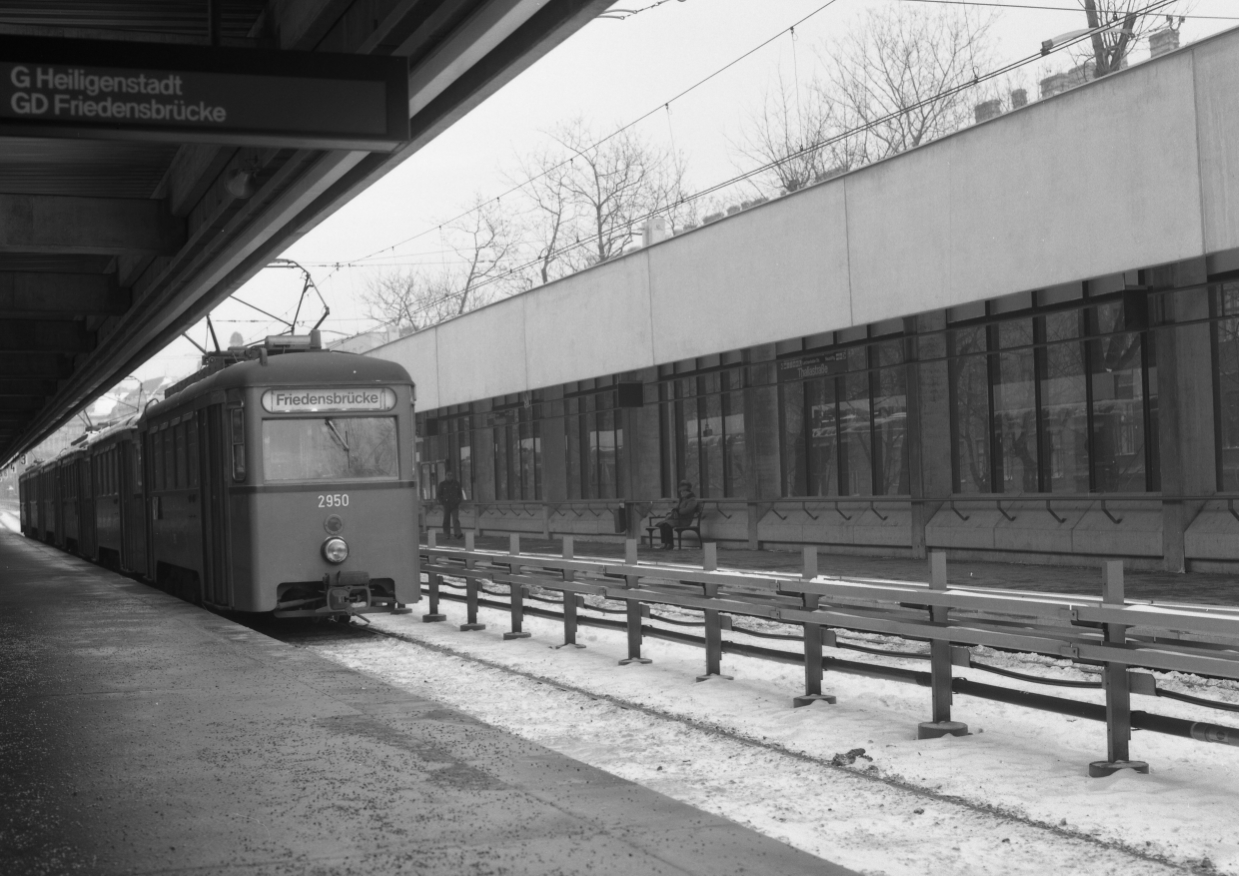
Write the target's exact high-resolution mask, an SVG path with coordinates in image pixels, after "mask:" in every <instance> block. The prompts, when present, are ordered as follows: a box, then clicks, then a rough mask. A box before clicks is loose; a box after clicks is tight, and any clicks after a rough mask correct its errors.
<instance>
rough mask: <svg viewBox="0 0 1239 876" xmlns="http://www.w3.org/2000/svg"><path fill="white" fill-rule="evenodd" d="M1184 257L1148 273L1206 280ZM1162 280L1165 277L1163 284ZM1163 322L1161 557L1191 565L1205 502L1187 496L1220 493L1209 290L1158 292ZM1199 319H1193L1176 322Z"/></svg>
mask: <svg viewBox="0 0 1239 876" xmlns="http://www.w3.org/2000/svg"><path fill="white" fill-rule="evenodd" d="M1194 264H1195V262H1185V263H1181V264H1180V265H1175V266H1172V268H1167V269H1163V270H1162V271H1151V272H1147V273H1150V274H1154V275H1156V276H1153V277H1149V278H1147V279H1149V280H1153V281H1157V280H1161V281H1162V282H1163V283H1165V284H1167V285H1182V284H1184V283H1187V282H1203V281H1204V279H1205V277H1204V267H1203V265H1201V266H1200V268H1199V270H1191V266H1192V265H1194ZM1159 285H1160V284H1159ZM1161 302H1162V305H1161V306H1162V309H1163V313H1162V314H1161V317H1162V320H1161V321H1162V322H1163V323H1165V325H1164V326H1163V327H1162V328H1158V329H1155V330H1154V331H1153V332H1152V335H1153V337H1154V354H1155V356H1156V361H1157V410H1158V429H1157V432H1158V434H1157V438H1158V451H1159V452H1158V454H1157V456H1156V457H1155V458H1157V459H1158V460H1159V462H1160V472H1159V474H1160V482H1161V493H1162V495H1163V496H1164V497H1165V498H1164V499H1163V501H1162V557H1163V567H1164V568H1165V569H1166V571H1168V572H1182V571H1185V570H1186V568H1187V562H1186V556H1185V552H1184V533H1185V532H1186V531H1187V528H1188V526H1190V525H1191V523H1192V520H1193V519H1195V517H1196V515H1197V514H1198V513H1200V509H1201V508H1202V507H1203V506H1204V502H1203V501H1201V500H1200V499H1195V500H1193V499H1190V498H1189V499H1183V498H1181V497H1184V496H1189V497H1190V496H1211V495H1213V494H1214V493H1215V492H1217V471H1216V461H1217V456H1216V449H1215V448H1214V446H1213V444H1214V427H1213V417H1214V411H1213V384H1214V381H1215V380H1216V379H1217V378H1216V375H1214V374H1213V355H1212V338H1211V337H1210V331H1211V329H1210V327H1209V325H1208V323H1207V322H1206V320H1207V319H1208V318H1209V292H1208V290H1207V289H1192V290H1189V291H1182V292H1173V293H1170V294H1167V295H1164V296H1162V297H1161ZM1187 322H1195V324H1194V325H1177V324H1178V323H1187Z"/></svg>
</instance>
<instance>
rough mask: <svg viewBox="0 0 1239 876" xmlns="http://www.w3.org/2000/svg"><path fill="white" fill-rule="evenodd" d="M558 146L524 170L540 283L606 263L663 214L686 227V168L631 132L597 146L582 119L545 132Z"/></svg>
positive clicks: (596, 136)
mask: <svg viewBox="0 0 1239 876" xmlns="http://www.w3.org/2000/svg"><path fill="white" fill-rule="evenodd" d="M551 137H552V139H553V140H554V143H555V144H556V145H555V146H554V147H552V148H551V149H547V150H545V151H543V152H541V153H539V154H538V155H536V156H535V157H534V158H533V159H532V161H530V162H527V163H526V164H525V171H526V175H527V176H528V177H536V179H535V180H534V182H533V183H532V184H530V185H529V186H527V187H526V191H527V192H528V197H529V198H530V200H531V201H532V202H533V209H532V211H531V212H532V213H533V216H534V220H533V223H532V224H533V227H532V228H531V229H530V234H529V240H528V241H527V244H528V245H529V246H530V247H531V248H532V249H533V251H534V252H535V253H536V257H535V259H534V260H535V261H536V262H537V264H538V272H539V274H540V278H541V279H542V281H543V282H548V281H550V280H552V279H555V278H556V277H557V276H562V275H563V274H565V273H569V272H571V271H574V270H580V269H581V268H584V267H588V266H589V265H593V264H598V263H599V262H604V261H607V260H608V259H612V258H614V257H615V256H617V255H619V254H620V253H622V252H623V251H624V248H625V247H627V246H628V245H629V244H630V243H632V242H633V241H634V240H635V239H636V238H637V237H638V236H639V235H640V233H641V229H642V227H643V226H644V224H645V221H646V219H647V218H648V217H649V216H651V215H652V214H655V213H663V214H664V215H666V216H667V217H668V219H669V220H670V225H671V227H672V229H674V228H675V227H676V226H677V225H678V224H680V223H682V222H683V221H685V219H686V217H687V216H688V215H689V213H690V211H689V208H687V207H686V206H684V204H685V198H684V166H683V164H682V162H681V161H680V160H679V159H678V157H677V156H674V155H671V154H668V153H667V152H665V151H663V150H660V149H657V148H656V147H654V146H651V145H650V144H648V143H647V142H645V141H644V140H643V139H641V138H640V137H639V136H637V135H636V134H635V133H634V132H632V131H622V132H620V133H619V134H616V135H614V136H611V137H609V138H607V139H606V140H604V141H602V142H599V141H600V140H601V139H602V138H601V136H600V135H599V134H598V133H597V132H596V131H595V130H594V129H593V128H592V127H591V126H590V125H589V124H588V123H587V122H585V121H584V120H583V119H580V118H577V119H574V120H572V121H569V122H567V123H565V124H564V125H561V126H560V127H559V128H558V129H556V130H555V131H553V132H552V133H551Z"/></svg>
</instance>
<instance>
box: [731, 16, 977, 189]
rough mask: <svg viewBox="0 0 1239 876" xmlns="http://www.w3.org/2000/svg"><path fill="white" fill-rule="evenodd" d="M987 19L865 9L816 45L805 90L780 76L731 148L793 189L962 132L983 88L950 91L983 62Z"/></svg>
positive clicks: (771, 178)
mask: <svg viewBox="0 0 1239 876" xmlns="http://www.w3.org/2000/svg"><path fill="white" fill-rule="evenodd" d="M989 27H990V21H989V19H985V18H977V17H976V16H975V15H972V14H968V13H962V12H958V11H948V10H937V9H916V8H907V7H895V8H884V9H877V10H872V11H869V12H867V13H866V14H865V15H864V16H863V18H862V19H861V21H860V23H859V24H858V25H857V26H856V27H854V28H852V29H851V30H850V31H849V32H847V33H846V34H844V35H842V36H840V37H839V38H837V39H836V40H834V41H832V42H828V43H826V44H824V45H822V46H820V47H819V50H818V53H817V57H818V60H819V63H818V67H817V69H816V70H815V71H814V73H813V75H812V77H811V79H810V81H809V83H808V84H807V85H806V86H805V88H804V94H803V95H800V94H796V93H795V90H794V89H789V87H788V86H787V83H786V82H785V81H784V80H783V79H782V77H780V78H779V80H778V85H777V89H775V90H774V91H772V92H768V93H767V95H766V98H765V101H764V105H763V107H762V109H761V110H760V111H759V112H758V113H757V114H756V115H755V116H754V117H753V118H752V119H751V120H750V122H749V124H748V125H747V127H746V130H745V132H744V135H743V139H742V141H741V142H740V143H739V144H738V147H737V148H738V149H739V151H740V152H741V153H742V154H743V155H745V157H747V158H749V159H757V160H759V161H761V162H763V163H764V164H769V165H770V170H769V172H768V173H767V174H766V177H765V178H766V180H767V181H768V182H769V183H773V184H774V185H776V186H777V187H778V188H780V189H782V190H784V191H789V192H790V191H795V190H796V189H798V188H801V187H803V186H805V185H808V184H809V183H811V182H816V181H819V180H821V179H823V178H829V177H830V176H833V175H835V174H837V173H841V172H845V171H848V170H852V169H853V168H856V167H860V166H863V165H865V164H867V163H869V162H871V161H877V160H880V159H882V158H886V157H888V156H890V155H895V154H897V153H899V152H903V151H905V150H907V149H911V148H913V147H915V146H919V145H921V144H922V143H925V142H928V141H930V140H933V139H936V138H938V137H941V136H943V135H944V134H948V133H950V132H952V131H955V130H958V129H959V128H962V127H964V126H965V125H967V124H969V123H971V121H972V111H973V103H974V102H975V100H976V99H977V97H978V96H979V94H974V93H972V92H973V91H974V89H965V90H964V91H962V92H960V91H955V89H958V88H959V87H960V86H966V85H967V84H968V83H970V82H972V81H973V80H975V79H976V78H977V76H978V75H979V74H980V73H982V72H984V71H985V69H986V67H987V66H988V64H989V60H990V56H991V51H990V48H989V41H988V30H989Z"/></svg>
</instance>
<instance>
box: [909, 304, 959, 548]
mask: <svg viewBox="0 0 1239 876" xmlns="http://www.w3.org/2000/svg"><path fill="white" fill-rule="evenodd" d="M907 322H908V323H911V324H912V325H911V326H910V328H911V329H914V330H915V331H916V332H918V334H917V335H916V336H914V337H913V338H911V339H910V341H909V348H910V350H909V355H908V366H907V382H908V418H907V422H908V436H907V438H906V440H907V442H908V485H909V489H910V490H911V492H912V531H911V533H910V538H911V544H912V555H913V556H914V557H925V556H927V555H928V550H929V547H928V544H927V542H926V538H925V528H926V526H927V525H928V523H929V521H930V520H931V519H932V518H933V516H934V514H936V513H937V512H938V509H939V508H940V507H941V504H942V503H941V502H940V501H934V500H935V499H940V498H941V497H943V496H949V495H950V494H951V491H952V483H951V393H950V373H949V369H948V368H947V361H946V335H945V334H944V332H943V330H944V329H945V328H946V312H945V311H942V310H938V311H934V312H933V313H926V314H922V315H921V316H918V317H916V318H915V319H909V320H907ZM921 333H923V334H921Z"/></svg>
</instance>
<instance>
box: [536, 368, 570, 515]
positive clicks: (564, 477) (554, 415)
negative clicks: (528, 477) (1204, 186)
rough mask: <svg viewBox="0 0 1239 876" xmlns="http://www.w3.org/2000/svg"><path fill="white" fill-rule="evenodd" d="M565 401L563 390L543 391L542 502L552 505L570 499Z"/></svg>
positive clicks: (541, 434)
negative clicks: (565, 437)
mask: <svg viewBox="0 0 1239 876" xmlns="http://www.w3.org/2000/svg"><path fill="white" fill-rule="evenodd" d="M563 397H564V389H563V387H562V386H553V387H551V388H550V389H544V390H542V425H541V432H540V436H541V438H542V500H543V501H544V502H548V503H550V504H552V505H556V504H559V503H560V502H563V501H564V500H566V499H567V498H568V453H567V450H566V449H565V447H564V402H563Z"/></svg>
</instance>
